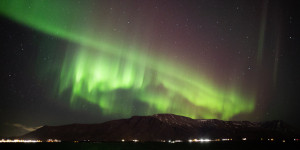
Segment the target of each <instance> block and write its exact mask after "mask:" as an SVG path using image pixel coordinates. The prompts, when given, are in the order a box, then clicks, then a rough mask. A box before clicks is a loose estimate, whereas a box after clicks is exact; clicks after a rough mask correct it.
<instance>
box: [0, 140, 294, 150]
mask: <svg viewBox="0 0 300 150" xmlns="http://www.w3.org/2000/svg"><path fill="white" fill-rule="evenodd" d="M0 149H1V150H5V149H14V150H17V149H22V150H24V149H26V150H36V149H43V150H44V149H48V150H67V149H71V150H159V149H162V150H196V149H197V150H199V149H204V150H266V149H270V150H272V149H286V150H299V149H300V142H292V143H275V142H264V143H261V142H255V143H254V142H212V143H174V144H170V143H151V142H148V143H30V144H29V143H27V144H26V143H5V144H4V143H2V144H0Z"/></svg>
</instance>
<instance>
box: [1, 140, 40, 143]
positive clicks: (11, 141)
mask: <svg viewBox="0 0 300 150" xmlns="http://www.w3.org/2000/svg"><path fill="white" fill-rule="evenodd" d="M38 142H42V141H41V140H20V139H14V140H11V139H6V140H5V139H2V140H0V143H38Z"/></svg>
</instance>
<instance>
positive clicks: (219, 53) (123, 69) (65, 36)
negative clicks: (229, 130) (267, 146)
mask: <svg viewBox="0 0 300 150" xmlns="http://www.w3.org/2000/svg"><path fill="white" fill-rule="evenodd" d="M299 7H300V5H299V2H297V1H287V0H282V1H279V0H269V1H267V0H248V1H246V0H227V1H223V0H218V1H217V0H197V1H185V0H169V1H165V0H161V1H154V0H147V1H146V0H128V1H121V0H120V1H98V0H76V1H75V0H74V1H73V0H72V1H68V0H41V1H39V0H1V1H0V39H1V44H0V54H1V55H0V57H1V58H0V61H1V63H0V64H1V74H0V77H1V78H0V83H1V84H0V85H1V100H0V113H1V117H0V136H12V135H22V134H24V133H26V132H29V131H32V130H34V129H36V128H38V127H40V126H43V125H63V124H71V123H101V122H104V121H108V120H112V119H120V118H128V117H131V116H133V115H153V114H157V113H173V114H177V115H183V116H187V117H191V118H198V119H200V118H201V119H222V120H249V121H267V120H284V121H286V122H287V123H289V124H291V125H292V126H294V127H296V128H297V127H299V126H300V120H299V114H300V109H299V108H300V101H299V90H300V88H299V87H300V80H299V79H298V78H299V77H300V72H299V68H300V62H299V60H298V59H299V54H298V51H299V48H300V47H299V43H300V39H299V38H300V37H299V32H300V30H299V29H298V28H299V27H300V20H299V18H300V13H299V10H298V9H299Z"/></svg>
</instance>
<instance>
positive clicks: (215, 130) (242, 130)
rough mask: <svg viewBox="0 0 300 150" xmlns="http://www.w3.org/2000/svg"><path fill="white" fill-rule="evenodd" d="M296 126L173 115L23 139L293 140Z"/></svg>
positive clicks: (56, 129)
mask: <svg viewBox="0 0 300 150" xmlns="http://www.w3.org/2000/svg"><path fill="white" fill-rule="evenodd" d="M296 137H298V134H296V131H295V129H294V128H293V127H291V126H290V125H288V124H287V123H285V122H283V121H279V120H275V121H267V122H250V121H223V120H217V119H191V118H188V117H184V116H179V115H174V114H155V115H152V116H133V117H131V118H129V119H120V120H112V121H108V122H104V123H100V124H69V125H62V126H43V127H41V128H39V129H37V130H35V131H32V132H30V133H28V134H25V135H23V136H21V137H20V138H21V139H39V140H46V139H59V140H61V141H122V140H123V141H132V140H139V141H162V140H182V141H187V140H189V139H199V138H209V139H233V140H241V139H242V138H246V139H247V140H267V139H272V138H273V139H275V140H282V139H286V140H288V139H290V140H292V139H294V138H296Z"/></svg>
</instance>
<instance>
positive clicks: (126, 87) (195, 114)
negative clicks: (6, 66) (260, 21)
mask: <svg viewBox="0 0 300 150" xmlns="http://www.w3.org/2000/svg"><path fill="white" fill-rule="evenodd" d="M62 6H64V8H63V9H56V8H60V7H62ZM87 7H88V6H87V5H80V6H79V5H74V4H73V5H72V4H71V3H70V2H69V1H56V0H54V1H50V0H49V1H30V0H29V1H21V0H16V1H14V0H3V1H0V14H1V15H3V16H5V17H7V18H9V19H11V20H14V21H16V22H18V23H21V24H23V25H26V26H28V27H31V28H33V29H35V30H38V31H41V32H43V33H45V34H49V35H52V36H56V37H59V38H61V39H64V40H67V41H69V42H72V43H75V44H76V45H78V47H77V48H76V49H73V48H72V49H68V50H67V53H66V56H65V59H64V63H63V64H62V68H61V73H60V77H59V78H60V80H59V94H63V93H65V92H66V91H68V90H71V98H70V103H71V105H74V104H76V103H77V102H78V101H80V100H84V101H87V102H88V103H90V104H95V105H98V106H99V108H100V110H101V112H102V114H103V115H113V114H119V115H123V116H131V115H133V114H135V113H137V112H136V111H135V109H136V108H134V106H137V107H138V106H140V107H141V108H140V109H142V110H139V111H138V113H139V112H141V111H143V112H144V113H146V114H153V113H174V114H178V115H184V116H189V117H192V118H200V117H201V118H219V119H225V120H228V119H230V118H232V117H233V116H235V115H237V114H240V113H250V112H252V111H253V110H254V105H255V96H253V95H252V96H249V95H250V94H248V95H246V94H243V93H241V92H239V91H238V90H237V87H234V86H231V87H230V88H221V87H219V86H217V85H216V84H214V83H213V82H212V81H209V80H208V79H209V78H208V77H205V75H204V74H203V73H200V72H197V71H194V70H193V69H192V68H189V67H188V66H185V65H183V64H180V63H176V62H175V61H173V60H171V59H168V58H167V57H164V56H161V55H159V54H155V53H154V52H151V49H150V48H147V46H140V45H138V44H135V43H134V42H133V43H130V42H123V43H122V42H116V41H117V40H115V39H117V38H115V37H117V36H116V35H113V34H112V33H110V32H109V31H106V27H105V26H103V27H102V26H97V29H95V28H91V26H92V25H89V24H93V23H92V22H89V20H85V21H83V20H81V18H84V17H82V16H85V15H86V14H84V13H83V12H85V11H83V12H82V11H79V10H87ZM53 10H55V11H53ZM87 27H89V28H88V29H87ZM99 28H100V29H99ZM98 31H99V32H101V33H102V34H101V36H99V35H97V34H95V33H97V32H98ZM118 38H120V37H118ZM150 52H151V53H150Z"/></svg>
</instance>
